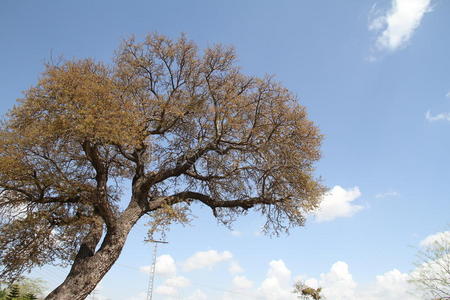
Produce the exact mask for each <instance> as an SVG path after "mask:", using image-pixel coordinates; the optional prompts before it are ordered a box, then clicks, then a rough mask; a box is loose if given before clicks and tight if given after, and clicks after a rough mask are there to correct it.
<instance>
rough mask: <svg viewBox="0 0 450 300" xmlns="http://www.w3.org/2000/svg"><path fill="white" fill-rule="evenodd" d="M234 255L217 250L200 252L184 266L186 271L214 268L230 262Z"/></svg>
mask: <svg viewBox="0 0 450 300" xmlns="http://www.w3.org/2000/svg"><path fill="white" fill-rule="evenodd" d="M232 257H233V255H232V254H231V253H230V252H229V251H223V252H218V251H216V250H208V251H200V252H197V253H195V254H194V255H193V256H191V257H189V258H188V259H187V260H186V261H185V262H184V264H183V269H184V270H185V271H192V270H196V269H202V268H212V267H213V266H214V265H216V264H218V263H220V262H222V261H226V260H230V259H231V258H232Z"/></svg>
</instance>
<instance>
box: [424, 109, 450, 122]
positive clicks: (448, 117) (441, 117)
mask: <svg viewBox="0 0 450 300" xmlns="http://www.w3.org/2000/svg"><path fill="white" fill-rule="evenodd" d="M425 119H427V120H428V121H429V122H436V121H450V113H447V112H445V113H440V114H437V115H434V116H433V115H432V114H431V112H430V111H427V112H426V114H425Z"/></svg>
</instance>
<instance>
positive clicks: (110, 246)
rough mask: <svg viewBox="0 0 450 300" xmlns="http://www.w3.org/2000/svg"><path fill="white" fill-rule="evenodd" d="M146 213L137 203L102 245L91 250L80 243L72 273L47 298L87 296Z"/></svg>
mask: <svg viewBox="0 0 450 300" xmlns="http://www.w3.org/2000/svg"><path fill="white" fill-rule="evenodd" d="M141 216H142V209H141V208H140V207H139V206H138V205H137V203H134V205H131V206H130V207H129V208H128V209H126V210H125V212H124V213H123V214H122V216H121V217H120V218H119V219H118V221H117V223H116V225H115V226H114V228H113V229H109V230H108V231H107V232H106V235H105V237H104V239H103V242H102V245H101V247H100V249H98V250H97V251H96V252H95V250H94V251H93V252H91V254H90V255H85V254H81V255H80V252H81V251H83V252H84V253H86V252H87V253H89V251H87V250H86V247H80V250H79V254H78V255H77V258H76V259H75V261H74V263H73V265H72V267H71V269H70V272H69V274H68V275H67V277H66V279H65V280H64V282H63V283H61V284H60V285H59V286H58V287H57V288H56V289H55V290H53V291H52V292H51V293H50V294H49V295H48V296H47V297H46V298H45V299H46V300H83V299H86V297H87V296H89V294H90V293H91V292H92V291H93V290H94V289H95V287H96V286H97V284H98V283H99V282H100V280H102V278H103V276H105V274H106V273H107V272H108V271H109V269H111V267H112V266H113V264H114V263H115V262H116V260H117V259H118V258H119V255H120V253H121V252H122V249H123V246H124V245H125V242H126V239H127V236H128V234H129V232H130V231H131V229H132V228H133V226H134V224H135V223H136V222H137V221H138V220H139V218H140V217H141Z"/></svg>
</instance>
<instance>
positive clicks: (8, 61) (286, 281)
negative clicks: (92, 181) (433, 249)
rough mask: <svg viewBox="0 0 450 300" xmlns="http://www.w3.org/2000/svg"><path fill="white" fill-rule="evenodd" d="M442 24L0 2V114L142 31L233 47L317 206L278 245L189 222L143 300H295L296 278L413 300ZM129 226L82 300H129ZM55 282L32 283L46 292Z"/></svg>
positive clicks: (370, 10) (445, 108)
mask: <svg viewBox="0 0 450 300" xmlns="http://www.w3.org/2000/svg"><path fill="white" fill-rule="evenodd" d="M449 14H450V2H448V1H443V0H431V1H430V0H370V1H368V0H348V1H331V0H328V1H299V0H296V1H294V0H290V1H289V0H283V1H269V0H258V1H256V0H253V1H250V0H248V1H238V0H229V1H211V0H210V1H207V0H190V1H181V0H178V1H174V0H168V1H150V0H147V1H144V0H139V1H138V0H133V1H111V0H110V1H106V0H105V1H103V0H102V1H100V0H98V1H85V0H83V1H56V0H53V1H31V0H28V1H25V0H24V1H17V0H3V1H2V2H1V3H0V65H1V71H0V82H1V84H0V99H1V100H0V112H1V113H2V114H3V113H5V112H6V111H7V110H8V109H10V108H11V107H12V106H13V105H14V103H15V99H17V98H19V97H21V91H23V90H25V89H27V88H29V87H30V86H32V85H33V84H35V83H36V80H37V78H38V76H39V73H40V72H42V71H43V65H44V63H45V62H46V61H48V60H49V59H50V58H51V57H54V58H57V57H58V56H61V55H63V56H64V57H65V58H68V59H71V58H84V57H93V58H95V59H97V60H102V61H106V62H109V61H110V60H111V58H112V56H113V52H114V50H115V49H116V48H117V46H118V45H119V43H120V41H121V40H122V39H124V38H126V37H128V36H130V35H131V34H135V35H136V37H137V38H142V37H143V36H145V34H147V33H150V32H154V31H157V32H159V33H162V34H165V35H168V36H170V37H173V38H176V37H178V36H179V35H180V33H182V32H184V33H186V34H187V36H188V38H190V39H192V40H194V41H195V42H196V43H198V44H199V46H200V47H201V48H204V47H206V46H209V45H213V44H215V43H223V44H226V45H233V46H234V47H235V48H236V51H237V54H238V57H239V64H240V66H241V67H242V69H243V70H244V71H245V72H246V73H249V74H254V75H258V76H262V75H264V74H267V73H268V74H275V75H276V78H277V79H278V80H279V81H281V82H282V83H283V84H284V85H285V86H286V87H288V88H289V89H290V90H292V91H293V92H295V93H296V94H297V95H298V96H299V99H300V101H301V103H302V104H303V105H305V106H306V107H307V110H308V112H309V116H310V118H311V119H312V120H314V121H315V123H316V124H317V125H318V126H319V127H320V129H321V131H322V133H323V134H324V135H325V140H324V143H323V147H322V151H323V158H322V159H321V160H320V162H319V163H318V164H317V171H316V174H317V176H320V177H322V179H323V182H324V183H325V184H326V185H327V186H328V187H329V188H330V193H329V194H328V195H327V196H326V197H325V199H324V202H323V203H324V205H323V207H321V210H320V211H319V212H318V213H317V215H316V216H311V217H310V218H309V219H308V222H307V224H306V226H305V227H303V228H298V229H295V230H293V231H292V232H291V234H290V235H289V236H281V237H279V238H270V237H266V236H263V235H260V234H259V233H258V232H259V228H260V226H261V225H262V224H263V220H262V219H261V218H259V217H258V216H255V215H251V214H250V215H248V216H247V217H245V218H243V219H241V220H239V221H238V222H237V223H235V224H234V228H233V229H234V231H230V230H228V229H226V228H224V227H222V226H220V225H218V224H217V223H216V222H215V220H214V219H213V217H212V216H211V215H210V212H209V211H208V210H206V209H201V208H200V207H196V208H195V210H194V212H195V214H196V215H197V218H196V219H194V221H193V222H192V224H191V225H190V226H187V227H182V226H174V227H173V228H172V230H171V231H170V232H169V233H168V237H167V238H168V241H169V242H170V243H169V244H168V245H164V246H161V247H160V249H159V255H160V257H159V260H158V263H159V269H158V278H157V281H156V282H155V288H156V291H157V292H158V293H156V294H155V295H154V299H156V300H159V299H161V300H162V299H295V298H292V295H290V290H291V286H292V283H293V281H294V280H295V279H297V278H300V277H298V276H301V278H303V279H304V280H309V281H308V282H310V284H312V285H314V284H316V283H318V284H319V285H321V286H323V287H324V288H325V289H326V291H327V293H328V296H329V298H330V299H338V300H339V299H342V300H347V299H349V300H351V299H417V298H415V296H414V295H410V294H408V295H405V290H406V289H407V283H406V280H407V277H408V273H409V272H411V271H412V270H413V269H414V265H413V262H414V260H415V253H416V251H417V249H418V248H419V247H420V246H419V245H420V241H422V240H424V239H425V238H426V237H427V236H429V235H432V234H435V233H437V232H440V231H445V230H448V224H449V221H450V218H449V216H450V213H449V212H450V201H449V200H450V199H449V197H450V196H449V195H450V184H449V182H448V180H449V178H450V168H449V167H448V166H449V165H450V156H449V155H448V153H449V148H450V139H448V138H447V137H448V132H449V130H450V113H449V112H450V59H449V57H448V53H450V34H449V28H450V18H449ZM143 223H144V222H142V223H141V224H139V226H137V228H135V230H134V231H133V232H132V233H131V235H130V237H129V241H128V244H127V246H126V248H125V249H124V251H123V253H122V255H121V257H120V259H119V261H118V264H117V265H116V266H114V267H113V269H112V270H111V271H110V272H109V273H108V274H107V276H106V277H105V278H104V280H103V281H102V283H101V285H100V287H99V289H98V293H97V299H111V300H121V299H128V300H138V299H145V298H144V297H143V293H144V292H145V291H146V287H147V281H148V274H147V273H145V272H143V271H142V268H143V267H145V266H148V265H149V264H150V262H151V246H150V245H147V244H144V243H143V239H144V237H145V232H146V229H145V227H144V226H143ZM238 265H239V266H240V269H239V268H238V267H237V266H238ZM230 266H233V268H231V270H230ZM144 269H145V268H144ZM65 272H66V271H65V270H63V269H58V268H51V267H46V268H43V269H40V270H35V271H34V272H33V276H40V277H44V279H47V280H48V285H49V288H51V287H53V286H55V285H56V284H58V283H59V281H60V280H62V279H63V277H64V274H65ZM377 276H378V277H377Z"/></svg>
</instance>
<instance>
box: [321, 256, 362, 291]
mask: <svg viewBox="0 0 450 300" xmlns="http://www.w3.org/2000/svg"><path fill="white" fill-rule="evenodd" d="M319 286H321V287H323V293H324V295H325V296H326V297H327V298H329V299H356V298H355V288H356V282H355V281H353V277H352V275H351V274H350V272H349V269H348V265H347V264H346V263H345V262H342V261H338V262H336V263H334V264H333V265H332V266H331V270H330V272H328V273H326V274H321V275H320V281H319Z"/></svg>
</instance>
